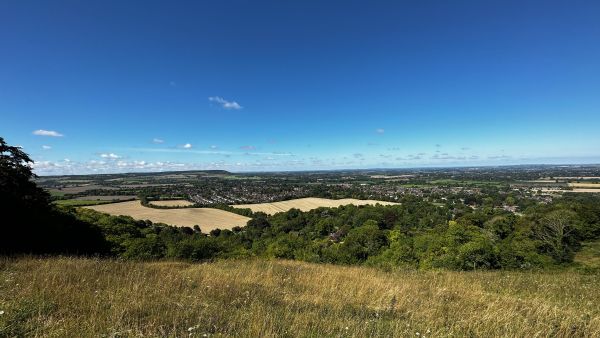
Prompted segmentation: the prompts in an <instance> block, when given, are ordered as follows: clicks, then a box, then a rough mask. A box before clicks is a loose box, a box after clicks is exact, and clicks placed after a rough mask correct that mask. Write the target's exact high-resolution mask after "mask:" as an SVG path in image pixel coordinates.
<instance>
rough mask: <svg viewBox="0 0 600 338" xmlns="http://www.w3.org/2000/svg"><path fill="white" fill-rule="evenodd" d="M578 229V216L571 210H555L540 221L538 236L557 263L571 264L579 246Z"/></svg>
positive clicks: (537, 230)
mask: <svg viewBox="0 0 600 338" xmlns="http://www.w3.org/2000/svg"><path fill="white" fill-rule="evenodd" d="M578 228H579V220H578V217H577V214H575V213H574V212H573V211H570V210H554V211H551V212H549V213H548V214H546V215H545V216H544V217H542V218H541V219H540V221H539V224H538V227H537V229H536V236H537V238H538V239H539V240H540V241H541V242H542V244H543V246H544V247H545V248H546V250H548V252H549V253H550V255H551V256H552V257H553V258H554V259H555V260H556V261H557V262H559V263H563V262H569V261H571V260H572V258H573V257H572V256H573V251H574V250H575V249H576V248H577V246H578V245H579V241H578V240H577V236H576V234H577V230H578Z"/></svg>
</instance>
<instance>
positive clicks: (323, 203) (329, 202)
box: [232, 197, 398, 215]
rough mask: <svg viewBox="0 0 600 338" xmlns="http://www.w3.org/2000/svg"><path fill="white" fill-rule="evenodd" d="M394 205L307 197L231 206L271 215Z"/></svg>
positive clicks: (384, 202)
mask: <svg viewBox="0 0 600 338" xmlns="http://www.w3.org/2000/svg"><path fill="white" fill-rule="evenodd" d="M349 204H352V205H375V204H381V205H394V204H398V203H394V202H386V201H376V200H359V199H356V198H342V199H337V200H334V199H329V198H317V197H307V198H296V199H292V200H288V201H280V202H273V203H254V204H237V205H232V207H235V208H248V209H250V210H252V211H253V212H259V211H260V212H264V213H266V214H269V215H272V214H276V213H278V212H285V211H288V210H290V209H292V208H295V209H299V210H301V211H309V210H313V209H317V208H321V207H325V208H337V207H339V206H342V205H349Z"/></svg>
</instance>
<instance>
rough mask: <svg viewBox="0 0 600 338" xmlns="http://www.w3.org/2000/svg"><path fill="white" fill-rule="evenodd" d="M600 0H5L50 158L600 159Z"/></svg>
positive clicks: (40, 147)
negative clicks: (136, 0) (263, 0)
mask: <svg viewBox="0 0 600 338" xmlns="http://www.w3.org/2000/svg"><path fill="white" fill-rule="evenodd" d="M598 18H600V2H598V1H575V2H573V1H562V2H561V1H527V2H523V1H386V2H383V1H382V2H379V1H368V2H367V1H362V2H357V1H327V2H324V1H297V2H292V1H272V2H260V1H204V2H201V1H138V2H135V1H97V2H89V1H12V0H9V1H2V2H1V3H0V43H1V45H0V46H1V47H0V136H2V137H4V138H5V139H6V141H7V142H9V143H10V144H16V145H20V146H22V147H23V148H24V149H25V151H27V152H28V153H30V154H31V156H32V157H33V159H34V160H35V161H36V165H35V169H36V172H37V173H39V174H62V173H94V172H129V171H154V170H184V169H226V170H231V171H263V170H268V171H272V170H307V169H338V168H373V167H378V168H388V167H421V166H465V165H501V164H522V163H600V132H599V127H600V20H599V19H598Z"/></svg>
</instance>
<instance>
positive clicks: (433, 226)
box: [0, 138, 600, 270]
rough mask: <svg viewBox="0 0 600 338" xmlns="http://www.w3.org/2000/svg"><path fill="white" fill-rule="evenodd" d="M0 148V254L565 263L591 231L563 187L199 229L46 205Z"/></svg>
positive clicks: (21, 167)
mask: <svg viewBox="0 0 600 338" xmlns="http://www.w3.org/2000/svg"><path fill="white" fill-rule="evenodd" d="M0 147H1V148H0V156H1V157H0V189H1V195H0V208H1V210H0V211H1V212H2V214H3V215H5V218H4V220H3V222H2V226H1V228H0V230H1V231H2V234H1V236H0V250H1V252H2V253H3V254H22V253H35V254H79V255H101V256H109V257H120V258H126V259H163V258H166V259H187V260H192V261H201V260H208V259H218V258H241V257H276V258H285V259H296V260H303V261H309V262H320V263H333V264H366V265H372V266H379V267H383V268H394V267H410V268H420V269H430V268H447V269H454V270H472V269H531V268H543V267H551V266H564V265H568V264H569V263H571V262H572V259H573V255H574V253H575V252H576V251H577V250H578V249H579V248H580V245H581V243H582V242H583V241H589V240H595V239H598V238H600V198H599V197H598V196H597V195H587V194H579V195H575V194H565V195H564V196H563V197H561V198H557V199H554V200H553V201H552V202H551V203H546V204H543V203H535V202H532V201H518V200H515V201H513V202H514V203H519V205H520V206H521V210H522V212H521V213H520V214H515V213H513V212H509V211H505V210H503V209H501V208H498V207H497V200H506V199H507V198H509V197H510V198H512V197H511V196H505V195H502V194H498V193H497V192H495V193H494V190H493V189H492V188H490V189H491V190H490V192H489V197H485V195H484V197H480V200H478V201H477V200H474V201H468V200H467V201H466V200H465V199H464V198H462V199H460V198H459V197H458V196H456V197H455V198H452V199H448V200H447V201H446V202H445V203H443V204H440V203H435V204H434V203H431V202H428V201H426V200H424V199H422V198H418V197H415V196H403V197H402V199H401V200H400V201H399V202H400V203H401V205H396V206H380V205H377V206H360V207H356V206H352V205H349V206H343V207H339V208H333V209H328V208H320V209H315V210H312V211H309V212H301V211H299V210H295V209H292V210H290V211H288V212H284V213H279V214H275V215H272V216H268V215H266V214H263V213H250V212H249V211H248V210H242V211H238V212H241V213H245V214H247V215H249V216H251V217H252V220H250V221H249V222H248V224H247V226H246V227H243V228H234V229H233V230H214V231H211V233H210V234H206V233H203V232H202V229H200V228H199V227H194V228H186V227H173V226H169V225H165V224H153V223H152V222H150V221H139V220H134V219H132V218H130V217H124V216H119V217H116V216H109V215H106V214H101V213H98V212H95V211H92V210H88V209H76V208H72V207H57V206H54V205H53V204H51V203H50V197H49V195H48V194H47V193H46V192H45V191H44V190H42V189H40V188H39V187H37V186H36V184H35V183H33V181H32V178H33V177H34V175H33V173H32V171H31V169H30V167H29V166H28V164H29V163H31V159H30V158H29V157H28V156H27V154H25V153H23V152H22V151H21V150H20V149H19V148H17V147H11V146H9V145H7V144H6V143H5V142H4V140H2V139H1V138H0ZM459 200H460V203H458V201H459ZM142 202H145V199H142ZM471 204H476V205H477V206H478V207H476V208H473V207H472V205H471ZM223 208H227V207H225V206H223Z"/></svg>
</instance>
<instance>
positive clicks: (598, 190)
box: [569, 187, 600, 193]
mask: <svg viewBox="0 0 600 338" xmlns="http://www.w3.org/2000/svg"><path fill="white" fill-rule="evenodd" d="M569 192H592V193H594V192H600V187H598V189H585V188H577V189H573V190H571V191H569Z"/></svg>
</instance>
